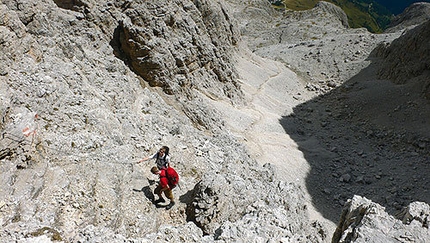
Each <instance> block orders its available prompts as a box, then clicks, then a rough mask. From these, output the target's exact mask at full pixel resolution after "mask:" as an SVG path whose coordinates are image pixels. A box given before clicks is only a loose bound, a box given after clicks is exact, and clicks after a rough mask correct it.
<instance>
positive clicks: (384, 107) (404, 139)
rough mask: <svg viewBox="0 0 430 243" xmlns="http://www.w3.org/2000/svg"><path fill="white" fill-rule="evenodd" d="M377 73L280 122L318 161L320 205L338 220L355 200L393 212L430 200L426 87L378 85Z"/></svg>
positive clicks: (312, 180) (314, 192)
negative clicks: (378, 205) (370, 202)
mask: <svg viewBox="0 0 430 243" xmlns="http://www.w3.org/2000/svg"><path fill="white" fill-rule="evenodd" d="M375 70H376V64H372V65H371V66H369V67H368V68H366V69H363V70H362V71H361V72H360V73H359V74H358V75H356V76H355V77H353V78H352V79H350V80H349V81H347V82H346V83H345V84H343V85H342V86H340V87H338V88H336V89H334V90H333V91H331V92H330V93H328V94H325V95H323V96H319V97H317V98H315V99H313V100H310V101H308V102H306V103H303V104H301V105H299V106H297V107H295V108H294V112H293V114H291V115H289V116H285V117H283V118H281V120H280V123H281V125H282V126H283V127H284V129H285V131H286V132H287V133H288V134H289V135H290V137H291V138H292V139H294V140H295V142H296V143H297V144H298V146H299V149H300V150H301V151H302V152H303V154H304V156H305V158H306V160H307V162H308V163H309V164H310V167H311V168H310V171H309V174H308V176H307V178H306V186H307V190H308V191H309V193H310V195H311V196H312V201H313V204H314V206H315V208H316V209H318V210H319V211H320V212H321V213H322V215H323V216H324V217H325V218H327V219H329V220H331V221H333V222H335V223H337V221H338V220H339V216H340V213H341V208H342V206H343V205H344V204H345V202H346V201H347V200H348V199H350V198H352V197H353V195H360V196H363V197H366V198H368V199H370V200H372V201H374V202H377V203H379V204H381V205H383V206H384V207H385V208H386V209H387V212H388V213H390V214H395V213H396V212H397V211H398V210H400V209H401V208H402V207H404V206H406V205H408V204H409V203H410V202H413V201H423V202H426V203H429V202H430V190H429V188H430V177H429V176H428V172H429V166H430V164H429V163H430V162H429V161H430V149H429V147H430V129H428V128H429V127H430V105H429V102H428V101H427V100H425V99H424V98H423V97H422V95H421V94H422V93H421V92H420V90H421V88H420V84H418V83H414V82H409V83H407V84H402V85H395V84H393V83H392V82H390V81H386V80H377V79H376V72H375Z"/></svg>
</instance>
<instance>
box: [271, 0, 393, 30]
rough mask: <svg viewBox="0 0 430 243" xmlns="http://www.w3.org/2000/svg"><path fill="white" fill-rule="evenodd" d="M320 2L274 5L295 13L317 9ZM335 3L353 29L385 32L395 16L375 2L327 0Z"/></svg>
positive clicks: (283, 0) (307, 0)
mask: <svg viewBox="0 0 430 243" xmlns="http://www.w3.org/2000/svg"><path fill="white" fill-rule="evenodd" d="M318 2H319V0H277V1H272V4H273V5H274V6H276V7H277V8H279V7H281V6H282V7H284V8H286V9H291V10H295V11H302V10H308V9H312V8H313V7H315V5H316V4H317V3H318ZM326 2H330V3H333V4H335V5H337V6H339V7H340V8H342V10H343V11H345V13H346V15H347V16H348V23H349V26H350V27H351V28H363V27H364V28H366V29H367V30H368V31H370V32H372V33H381V32H383V31H384V30H385V29H386V28H387V27H388V25H389V24H390V22H391V19H392V17H393V14H392V13H391V12H390V11H389V10H388V9H387V8H385V7H384V6H382V5H380V4H378V3H377V2H375V1H373V0H354V1H348V0H326Z"/></svg>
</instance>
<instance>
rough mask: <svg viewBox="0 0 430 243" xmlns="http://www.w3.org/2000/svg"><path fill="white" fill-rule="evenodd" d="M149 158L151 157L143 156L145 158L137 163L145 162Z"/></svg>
mask: <svg viewBox="0 0 430 243" xmlns="http://www.w3.org/2000/svg"><path fill="white" fill-rule="evenodd" d="M148 159H149V157H146V158H143V159H141V160H139V161H137V163H138V164H139V163H141V162H143V161H147V160H148Z"/></svg>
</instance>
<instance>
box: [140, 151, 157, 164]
mask: <svg viewBox="0 0 430 243" xmlns="http://www.w3.org/2000/svg"><path fill="white" fill-rule="evenodd" d="M155 155H156V153H155V154H154V155H152V156H149V157H146V158H143V159H141V160H139V161H138V162H137V163H138V164H139V163H141V162H143V161H147V160H148V159H153V158H154V156H155Z"/></svg>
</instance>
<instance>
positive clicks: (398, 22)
mask: <svg viewBox="0 0 430 243" xmlns="http://www.w3.org/2000/svg"><path fill="white" fill-rule="evenodd" d="M429 19H430V3H426V2H418V3H413V4H412V5H411V6H409V7H407V8H406V9H405V10H404V11H403V12H402V13H401V14H399V15H397V16H394V19H393V20H392V21H391V23H390V26H389V27H388V28H387V30H386V31H385V32H395V31H401V30H404V29H407V28H413V27H415V26H417V25H420V24H422V23H424V22H426V21H427V20H429Z"/></svg>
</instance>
